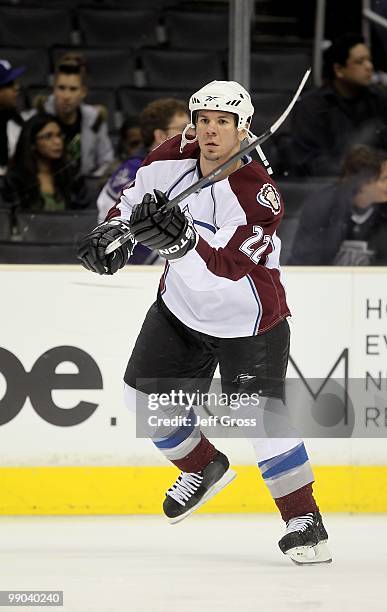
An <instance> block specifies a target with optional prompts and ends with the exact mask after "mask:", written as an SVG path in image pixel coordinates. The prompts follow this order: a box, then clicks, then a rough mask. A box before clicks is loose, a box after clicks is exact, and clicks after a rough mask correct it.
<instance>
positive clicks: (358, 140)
mask: <svg viewBox="0 0 387 612" xmlns="http://www.w3.org/2000/svg"><path fill="white" fill-rule="evenodd" d="M325 77H326V84H325V85H324V86H323V87H320V88H319V89H316V90H313V91H311V92H309V93H307V94H305V96H304V97H303V99H301V101H300V102H299V103H298V104H296V106H295V109H294V113H293V120H292V129H291V132H292V143H291V149H290V155H291V162H292V165H293V166H294V170H295V173H296V174H298V175H301V176H308V175H309V176H337V175H338V173H339V170H340V166H341V163H342V160H343V158H344V157H345V155H346V154H347V153H348V151H349V150H350V149H351V147H352V146H354V145H355V144H367V145H369V146H373V147H376V148H381V149H387V94H386V93H385V92H384V91H383V90H381V89H378V88H377V87H376V86H372V85H371V81H372V78H373V64H372V60H371V56H370V51H369V49H368V47H367V46H366V45H365V44H364V39H363V37H362V36H360V35H355V34H348V35H345V36H343V37H342V38H340V39H338V40H336V41H335V42H334V44H333V45H332V46H331V47H330V48H329V49H328V50H327V51H326V55H325Z"/></svg>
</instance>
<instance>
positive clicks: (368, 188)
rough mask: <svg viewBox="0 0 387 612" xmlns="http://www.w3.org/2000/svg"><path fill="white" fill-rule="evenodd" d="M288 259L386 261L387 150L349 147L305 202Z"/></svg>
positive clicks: (308, 262) (309, 261) (299, 261)
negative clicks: (334, 173) (336, 172)
mask: <svg viewBox="0 0 387 612" xmlns="http://www.w3.org/2000/svg"><path fill="white" fill-rule="evenodd" d="M288 264H290V265H310V266H312V265H315V266H319V265H330V264H333V265H355V266H356V265H370V264H375V265H387V152H385V151H380V150H377V149H372V148H371V147H368V146H366V145H357V146H356V147H353V149H351V151H350V152H349V154H348V155H347V156H346V158H345V159H344V162H343V165H342V168H341V173H340V177H339V178H338V179H337V180H336V181H334V182H333V183H332V184H330V185H327V187H325V188H323V189H322V190H321V191H320V192H318V193H314V194H313V196H312V197H310V198H308V199H307V200H306V202H305V204H304V207H303V209H302V213H301V219H300V224H299V227H298V230H297V234H296V236H295V239H294V242H293V250H292V254H291V256H290V259H289V261H288Z"/></svg>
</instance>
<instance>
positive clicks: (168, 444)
mask: <svg viewBox="0 0 387 612" xmlns="http://www.w3.org/2000/svg"><path fill="white" fill-rule="evenodd" d="M195 420H196V417H195V413H194V411H193V410H192V409H191V410H190V412H189V414H188V416H187V424H186V425H182V426H181V427H179V429H177V430H176V431H174V432H173V434H171V436H170V437H169V438H165V440H159V441H158V442H155V441H153V443H154V444H155V446H157V448H174V447H175V446H178V445H179V444H181V443H182V442H184V440H186V439H187V438H188V436H189V435H190V434H191V433H192V432H193V430H194V428H195Z"/></svg>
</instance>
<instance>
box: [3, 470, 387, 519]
mask: <svg viewBox="0 0 387 612" xmlns="http://www.w3.org/2000/svg"><path fill="white" fill-rule="evenodd" d="M235 470H236V472H237V478H236V479H235V480H234V481H233V482H232V483H231V484H230V485H228V487H226V488H225V489H224V490H223V491H221V492H220V493H219V494H218V495H217V496H216V497H214V498H213V499H212V500H210V501H209V502H208V503H207V504H205V506H204V507H203V508H201V509H200V510H199V512H202V513H243V512H250V513H251V512H274V511H276V507H275V505H274V503H273V500H272V499H271V496H270V495H269V493H268V491H267V489H266V486H265V485H264V484H263V481H262V479H261V476H260V474H259V471H258V469H257V468H256V467H254V466H246V465H243V466H235ZM177 474H178V471H177V470H176V469H175V468H173V467H150V466H142V467H83V468H80V467H51V468H47V467H37V468H26V467H22V468H20V467H14V468H1V469H0V491H1V501H0V514H49V515H50V514H52V515H62V514H70V515H71V514H96V515H97V514H159V513H161V507H162V502H163V499H164V496H165V492H166V490H167V489H168V488H169V487H170V486H171V484H172V483H173V482H174V481H175V479H176V476H177ZM314 474H315V478H316V483H315V485H314V491H315V494H316V499H317V500H318V504H319V506H320V507H321V508H322V509H323V510H324V512H362V513H375V512H387V466H316V467H315V469H314Z"/></svg>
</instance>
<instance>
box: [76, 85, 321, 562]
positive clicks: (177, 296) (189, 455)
mask: <svg viewBox="0 0 387 612" xmlns="http://www.w3.org/2000/svg"><path fill="white" fill-rule="evenodd" d="M189 109H190V113H191V123H190V124H188V126H187V127H186V129H185V130H184V132H183V134H182V135H181V136H175V137H174V138H172V139H170V140H168V141H166V142H165V143H163V144H162V145H160V146H159V147H158V148H157V149H155V150H154V151H152V152H151V153H150V154H149V155H148V157H147V158H146V159H145V161H144V163H143V165H142V167H141V168H140V169H139V170H138V172H137V176H136V181H135V183H134V184H133V185H131V186H130V188H128V189H126V190H125V191H124V192H123V195H122V197H121V199H120V200H119V202H118V203H117V204H116V206H115V207H113V208H112V209H111V211H110V213H109V215H108V218H107V221H105V223H103V224H102V225H99V226H98V227H97V228H95V230H93V231H92V232H91V233H90V234H88V235H87V236H85V237H84V239H83V240H82V241H81V243H80V246H79V253H78V257H79V259H80V260H81V262H82V264H83V265H84V266H85V267H86V268H87V269H89V270H91V271H93V272H96V273H98V274H114V273H115V272H117V270H118V269H120V268H122V267H123V266H124V265H125V264H126V262H127V260H128V256H129V255H130V253H131V251H132V250H133V245H134V244H135V242H136V241H138V242H140V243H141V244H144V245H146V246H148V247H150V248H152V249H155V250H157V251H158V252H159V254H160V255H161V256H162V257H164V258H165V259H166V266H165V270H164V274H163V276H162V278H161V282H160V287H159V292H158V296H157V300H156V302H155V303H154V304H153V305H152V306H151V308H150V309H149V311H148V313H147V315H146V318H145V321H144V323H143V326H142V329H141V331H140V334H139V336H138V338H137V341H136V344H135V347H134V349H133V352H132V355H131V357H130V359H129V362H128V365H127V369H126V372H125V376H124V380H125V401H126V404H127V406H128V408H129V409H131V410H133V409H134V407H135V406H136V404H137V410H145V409H146V406H147V398H149V397H150V394H154V393H158V394H160V393H169V394H170V393H171V390H172V389H173V388H174V386H175V385H176V381H178V382H179V384H180V387H181V388H183V389H184V391H185V392H187V391H188V390H190V385H191V387H192V386H194V388H195V389H196V390H197V389H198V387H200V385H202V388H200V389H199V390H201V391H203V390H206V389H207V390H208V386H206V385H208V381H210V380H211V379H212V377H213V374H214V371H215V368H216V366H217V365H218V364H219V368H220V374H221V380H222V388H224V389H226V390H227V392H228V393H236V394H238V393H241V392H244V393H248V394H249V397H253V395H254V394H258V395H259V397H260V399H261V400H262V402H264V401H267V402H270V401H277V402H282V400H283V397H284V381H285V375H286V368H287V363H288V355H289V336H290V333H289V325H288V322H287V318H288V317H289V316H290V312H289V309H288V306H287V304H286V297H285V290H284V287H283V284H282V281H281V272H280V268H279V253H280V245H281V243H280V240H279V238H278V237H277V234H276V231H277V228H278V225H279V223H280V220H281V217H282V215H283V202H282V200H281V196H280V194H279V192H278V189H277V187H276V185H275V184H274V182H273V181H272V180H271V179H270V177H269V175H268V174H267V172H266V170H264V168H263V167H262V166H261V165H260V164H259V163H258V162H256V161H254V160H252V159H251V158H250V157H245V158H242V159H240V160H239V161H237V162H235V164H234V165H233V166H231V167H229V168H228V170H227V171H225V172H224V173H223V174H222V175H220V176H218V180H216V181H215V182H213V183H212V184H210V185H209V186H208V187H205V188H204V189H202V190H201V191H200V192H196V193H193V194H192V195H191V196H189V197H187V198H186V200H184V201H182V202H181V205H180V207H176V208H174V209H172V210H167V211H166V210H165V204H166V202H167V201H168V200H169V199H171V198H173V197H174V196H176V195H177V194H179V193H181V192H182V191H183V190H185V189H186V188H187V187H188V186H190V185H192V184H193V183H194V182H196V181H197V180H198V178H199V177H201V176H206V175H208V174H209V173H210V172H211V171H212V170H213V169H214V168H215V167H217V166H219V165H220V164H221V163H222V162H224V161H225V160H227V159H229V158H231V156H232V155H233V154H235V153H236V152H237V151H239V149H240V147H241V143H242V142H243V141H244V140H245V139H246V138H249V139H251V138H252V137H253V135H252V134H251V132H250V131H249V126H250V123H251V118H252V115H253V112H254V108H253V106H252V104H251V98H250V95H249V94H248V92H247V91H246V90H245V89H244V88H243V87H242V86H241V85H239V84H238V83H236V82H234V81H213V82H211V83H209V84H207V85H205V86H204V87H203V88H202V89H200V90H199V91H197V92H196V93H194V94H193V95H192V96H191V98H190V101H189ZM188 130H195V137H194V138H193V139H190V140H187V131H188ZM128 228H129V229H130V231H131V233H132V235H133V241H132V243H129V242H127V243H126V244H124V245H121V246H120V247H119V248H118V249H117V250H115V251H114V252H113V253H111V254H109V255H106V254H105V250H106V247H107V246H108V245H109V244H110V243H111V242H112V241H113V240H115V239H116V238H117V237H119V236H121V235H122V234H126V233H127V232H128ZM128 245H130V246H129V247H128ZM155 342H157V352H156V351H155ZM148 405H149V404H148ZM170 414H171V415H173V416H179V417H182V416H183V415H186V417H187V418H186V419H185V420H184V422H183V421H181V422H183V424H182V425H178V426H171V427H169V428H168V427H167V426H165V427H163V428H158V429H156V430H155V431H154V432H153V433H150V437H151V439H152V441H153V443H154V444H155V446H156V447H157V448H158V449H159V450H160V451H161V452H162V453H163V454H164V456H165V457H166V458H168V459H169V460H170V461H171V462H172V463H173V464H174V465H176V466H177V467H178V468H179V469H180V470H181V474H180V475H179V477H178V478H177V480H176V483H175V484H174V485H173V486H172V487H171V488H170V489H169V490H168V491H167V493H166V497H165V500H164V506H163V508H164V513H165V514H166V516H167V518H168V519H169V520H170V522H172V523H174V522H177V521H180V520H182V519H183V518H185V517H186V516H188V515H189V514H191V513H192V512H193V511H194V510H196V509H197V508H198V507H199V506H201V505H202V504H203V503H205V502H206V501H207V500H209V499H210V498H211V497H213V496H214V495H215V494H216V493H217V492H218V491H219V490H220V489H222V488H223V487H224V486H226V485H227V484H228V483H229V482H231V480H232V479H233V478H234V477H235V474H234V473H233V472H232V470H230V468H229V461H228V458H227V457H226V456H225V455H224V454H223V453H221V452H220V451H219V450H218V449H217V448H215V447H214V445H213V444H212V443H211V442H210V441H209V440H208V439H207V438H206V436H205V435H204V434H203V433H202V432H201V431H200V424H198V422H197V420H196V419H195V413H194V411H193V409H191V410H190V411H189V413H188V416H187V410H186V407H185V406H184V405H182V406H178V407H176V405H173V406H172V405H171V407H170ZM172 421H173V419H171V422H172ZM252 442H253V446H254V448H255V451H256V454H257V461H258V466H259V468H260V471H261V473H262V476H263V478H264V481H265V483H266V484H267V486H268V488H269V490H270V492H271V494H272V496H273V498H274V501H275V503H276V505H277V507H278V509H279V511H280V513H281V516H282V518H283V519H284V521H285V523H286V534H285V535H284V536H283V538H282V539H281V540H280V542H279V546H280V549H281V550H282V551H283V552H284V553H285V554H287V555H289V556H290V557H291V558H292V559H293V560H294V561H295V562H297V563H316V562H328V561H330V560H331V556H330V553H329V551H328V548H327V546H326V540H327V538H328V536H327V533H326V531H325V528H324V526H323V523H322V520H321V516H320V513H319V509H318V506H317V504H316V502H315V499H314V497H313V492H312V483H313V480H314V479H313V473H312V469H311V466H310V463H309V459H308V455H307V453H306V450H305V447H304V444H303V442H302V440H300V439H299V438H298V437H296V436H293V437H291V436H287V437H283V438H280V437H266V438H265V437H256V438H253V439H252Z"/></svg>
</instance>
